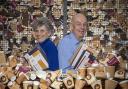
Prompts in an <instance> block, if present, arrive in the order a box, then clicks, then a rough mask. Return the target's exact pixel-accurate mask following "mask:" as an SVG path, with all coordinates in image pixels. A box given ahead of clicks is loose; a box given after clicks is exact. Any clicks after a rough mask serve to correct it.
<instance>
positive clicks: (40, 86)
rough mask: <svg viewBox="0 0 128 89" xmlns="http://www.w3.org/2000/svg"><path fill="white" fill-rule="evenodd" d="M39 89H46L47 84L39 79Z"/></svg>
mask: <svg viewBox="0 0 128 89" xmlns="http://www.w3.org/2000/svg"><path fill="white" fill-rule="evenodd" d="M39 88H40V89H48V84H47V81H46V80H43V79H41V80H40V85H39Z"/></svg>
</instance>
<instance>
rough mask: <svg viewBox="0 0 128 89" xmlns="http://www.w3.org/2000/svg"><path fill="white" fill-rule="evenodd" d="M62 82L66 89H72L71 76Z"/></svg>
mask: <svg viewBox="0 0 128 89" xmlns="http://www.w3.org/2000/svg"><path fill="white" fill-rule="evenodd" d="M63 82H64V84H65V86H66V87H67V88H68V89H71V88H74V81H73V78H72V77H71V76H68V75H67V76H66V77H65V78H64V79H63Z"/></svg>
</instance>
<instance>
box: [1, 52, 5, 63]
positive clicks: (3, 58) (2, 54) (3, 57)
mask: <svg viewBox="0 0 128 89" xmlns="http://www.w3.org/2000/svg"><path fill="white" fill-rule="evenodd" d="M5 63H6V56H5V53H4V51H0V64H5Z"/></svg>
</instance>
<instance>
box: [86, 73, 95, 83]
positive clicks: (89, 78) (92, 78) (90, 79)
mask: <svg viewBox="0 0 128 89" xmlns="http://www.w3.org/2000/svg"><path fill="white" fill-rule="evenodd" d="M85 80H86V81H87V83H88V85H91V84H92V83H94V82H95V81H96V78H95V76H94V75H93V74H92V73H90V74H87V76H86V78H85Z"/></svg>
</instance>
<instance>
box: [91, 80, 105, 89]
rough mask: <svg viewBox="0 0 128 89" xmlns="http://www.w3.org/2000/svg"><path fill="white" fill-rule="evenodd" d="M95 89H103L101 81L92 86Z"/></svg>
mask: <svg viewBox="0 0 128 89" xmlns="http://www.w3.org/2000/svg"><path fill="white" fill-rule="evenodd" d="M91 86H92V88H93V89H103V88H102V83H101V80H97V81H95V82H94V83H92V84H91Z"/></svg>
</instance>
